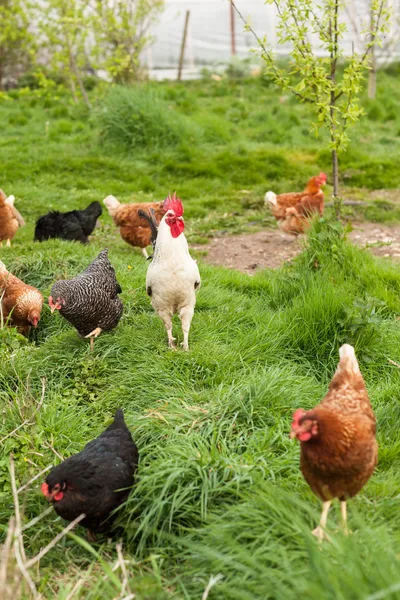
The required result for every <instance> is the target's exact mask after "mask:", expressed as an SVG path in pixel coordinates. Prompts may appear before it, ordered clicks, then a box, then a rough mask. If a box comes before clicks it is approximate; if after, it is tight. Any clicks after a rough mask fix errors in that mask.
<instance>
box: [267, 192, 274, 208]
mask: <svg viewBox="0 0 400 600" xmlns="http://www.w3.org/2000/svg"><path fill="white" fill-rule="evenodd" d="M264 203H265V206H267V205H268V204H273V205H274V206H276V205H277V201H276V194H275V193H274V192H267V193H266V194H265V196H264Z"/></svg>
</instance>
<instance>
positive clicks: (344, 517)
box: [340, 500, 349, 535]
mask: <svg viewBox="0 0 400 600" xmlns="http://www.w3.org/2000/svg"><path fill="white" fill-rule="evenodd" d="M340 512H341V513H342V526H343V532H344V535H349V530H348V528H347V505H346V500H341V501H340Z"/></svg>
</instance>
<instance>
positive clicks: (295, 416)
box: [292, 408, 306, 427]
mask: <svg viewBox="0 0 400 600" xmlns="http://www.w3.org/2000/svg"><path fill="white" fill-rule="evenodd" d="M305 414H306V411H305V410H303V409H302V408H298V409H297V410H296V411H295V412H294V414H293V422H292V427H293V425H295V426H297V425H298V424H299V421H300V419H301V417H302V416H304V415H305Z"/></svg>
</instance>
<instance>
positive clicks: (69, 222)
mask: <svg viewBox="0 0 400 600" xmlns="http://www.w3.org/2000/svg"><path fill="white" fill-rule="evenodd" d="M102 212H103V211H102V208H101V205H100V203H99V202H92V203H91V204H89V206H88V207H87V208H85V210H71V211H70V212H66V213H60V212H58V210H53V211H50V212H49V213H47V215H44V216H43V217H40V218H39V219H38V220H37V222H36V228H35V238H34V240H35V242H44V241H45V240H49V239H51V238H61V239H63V240H72V241H76V242H81V243H82V244H87V243H89V238H88V236H89V235H90V234H91V233H92V231H93V229H94V228H95V226H96V221H97V219H98V218H99V217H100V215H101V213H102Z"/></svg>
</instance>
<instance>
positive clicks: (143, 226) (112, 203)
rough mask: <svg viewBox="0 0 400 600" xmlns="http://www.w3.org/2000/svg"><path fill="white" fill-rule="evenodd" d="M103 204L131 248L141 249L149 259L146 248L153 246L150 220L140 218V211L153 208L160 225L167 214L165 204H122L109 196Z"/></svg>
mask: <svg viewBox="0 0 400 600" xmlns="http://www.w3.org/2000/svg"><path fill="white" fill-rule="evenodd" d="M103 202H104V204H105V206H106V208H107V210H108V213H109V215H110V216H111V217H112V218H113V221H114V223H115V224H116V226H117V227H119V232H120V234H121V237H122V239H123V240H124V241H125V242H126V243H127V244H130V245H131V246H134V247H137V248H141V249H142V254H143V256H144V257H145V258H148V254H147V250H146V248H147V246H150V244H151V240H152V233H151V229H150V225H149V223H148V220H146V219H145V218H143V217H140V216H139V214H138V211H139V210H144V211H148V210H149V209H151V208H152V209H153V210H154V217H155V219H156V221H157V224H158V223H159V222H160V221H161V219H162V218H163V216H164V214H165V210H164V208H163V202H140V203H139V202H138V203H135V204H121V203H120V202H118V200H117V199H116V198H114V196H107V198H105V199H104V200H103Z"/></svg>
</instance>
